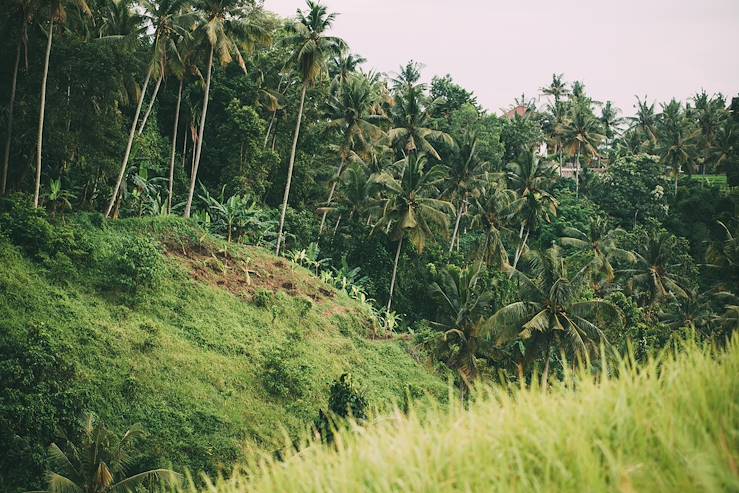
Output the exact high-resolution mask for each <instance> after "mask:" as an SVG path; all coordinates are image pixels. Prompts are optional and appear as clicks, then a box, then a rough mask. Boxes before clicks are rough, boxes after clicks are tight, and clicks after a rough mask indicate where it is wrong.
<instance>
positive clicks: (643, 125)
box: [629, 96, 657, 144]
mask: <svg viewBox="0 0 739 493" xmlns="http://www.w3.org/2000/svg"><path fill="white" fill-rule="evenodd" d="M634 107H635V108H636V115H634V116H631V117H629V120H630V121H631V127H630V128H631V129H632V130H637V131H638V132H639V133H640V134H641V136H642V143H643V142H645V140H644V139H646V141H647V142H650V143H651V144H655V143H656V142H657V130H656V125H657V114H656V112H655V111H654V103H652V104H649V103H647V97H646V96H644V99H641V98H639V96H637V97H636V105H635V106H634Z"/></svg>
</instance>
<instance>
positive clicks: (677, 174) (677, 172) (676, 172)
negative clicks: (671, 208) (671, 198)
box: [675, 168, 680, 196]
mask: <svg viewBox="0 0 739 493" xmlns="http://www.w3.org/2000/svg"><path fill="white" fill-rule="evenodd" d="M679 179H680V168H676V169H675V196H677V181H678V180H679Z"/></svg>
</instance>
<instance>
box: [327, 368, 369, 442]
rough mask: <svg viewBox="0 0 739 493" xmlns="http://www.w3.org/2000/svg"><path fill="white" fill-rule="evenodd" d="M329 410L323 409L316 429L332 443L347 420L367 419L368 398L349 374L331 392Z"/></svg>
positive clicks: (340, 379)
mask: <svg viewBox="0 0 739 493" xmlns="http://www.w3.org/2000/svg"><path fill="white" fill-rule="evenodd" d="M328 410H329V412H328V413H326V412H324V411H323V409H321V410H320V411H319V412H318V419H317V420H316V423H315V427H316V430H317V431H318V433H319V434H320V436H321V438H322V439H323V440H325V441H327V442H332V441H333V437H334V431H335V430H336V429H338V428H339V427H341V426H342V425H343V424H344V423H345V421H346V419H348V418H350V417H351V418H354V419H355V420H357V421H362V420H365V419H367V398H366V397H365V396H364V393H363V392H362V391H361V390H359V388H357V387H356V386H355V385H354V382H353V381H352V376H351V375H350V374H349V373H344V374H342V375H341V376H340V377H339V378H338V379H337V380H336V381H334V383H333V384H331V388H330V390H329V398H328Z"/></svg>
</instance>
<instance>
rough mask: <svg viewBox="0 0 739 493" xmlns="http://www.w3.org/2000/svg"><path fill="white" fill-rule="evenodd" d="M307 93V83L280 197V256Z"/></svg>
mask: <svg viewBox="0 0 739 493" xmlns="http://www.w3.org/2000/svg"><path fill="white" fill-rule="evenodd" d="M307 91H308V83H307V82H303V90H302V92H301V93H300V106H299V107H298V121H297V122H296V123H295V135H293V145H292V149H291V150H290V163H289V164H288V166H287V182H285V194H284V196H283V197H282V211H281V212H280V228H279V229H278V231H277V248H276V249H275V255H279V254H280V245H281V244H282V230H283V228H284V227H285V211H286V210H287V199H288V197H289V196H290V182H291V181H292V178H293V166H294V165H295V151H296V150H297V148H298V136H299V135H300V121H301V120H302V119H303V105H304V104H305V93H306V92H307Z"/></svg>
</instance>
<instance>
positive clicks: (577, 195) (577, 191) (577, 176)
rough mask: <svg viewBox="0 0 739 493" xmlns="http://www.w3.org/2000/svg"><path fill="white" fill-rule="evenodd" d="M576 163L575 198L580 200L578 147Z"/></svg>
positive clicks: (578, 149) (578, 147) (578, 148)
mask: <svg viewBox="0 0 739 493" xmlns="http://www.w3.org/2000/svg"><path fill="white" fill-rule="evenodd" d="M576 159H577V161H576V162H575V198H576V199H579V198H580V146H577V158H576Z"/></svg>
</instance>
